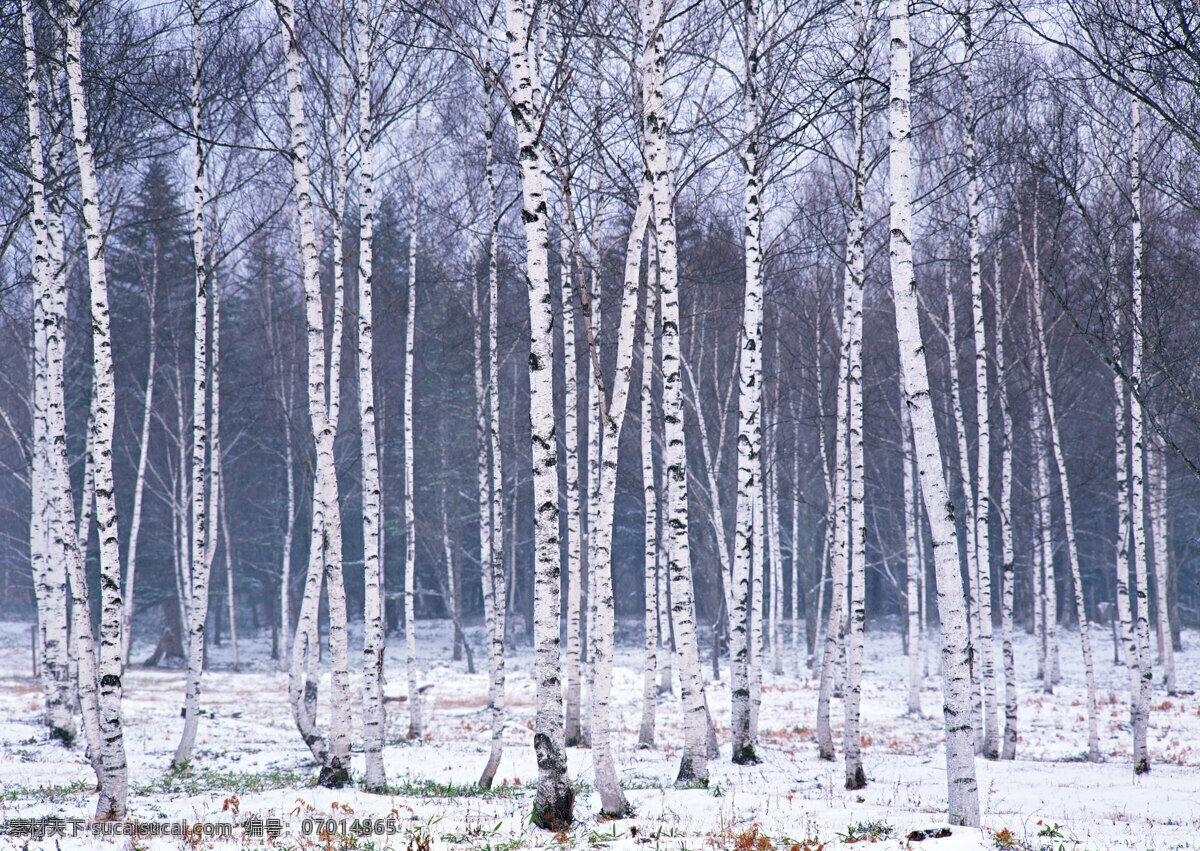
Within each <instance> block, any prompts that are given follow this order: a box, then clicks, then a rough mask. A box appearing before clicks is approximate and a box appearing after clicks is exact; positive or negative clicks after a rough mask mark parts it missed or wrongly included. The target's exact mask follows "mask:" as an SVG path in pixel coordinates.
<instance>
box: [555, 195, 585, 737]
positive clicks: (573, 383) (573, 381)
mask: <svg viewBox="0 0 1200 851" xmlns="http://www.w3.org/2000/svg"><path fill="white" fill-rule="evenodd" d="M566 191H567V190H566V189H564V194H566ZM572 253H573V252H572V249H571V243H570V240H569V238H568V236H567V233H566V231H565V230H564V234H563V237H562V242H561V248H560V250H559V268H560V271H559V274H560V276H561V285H562V321H563V375H564V376H565V387H564V394H563V395H564V408H565V411H564V422H563V429H564V434H563V442H564V445H565V452H566V458H565V461H566V485H567V487H566V494H565V497H566V504H567V523H566V530H567V695H566V698H567V716H566V742H567V747H573V746H575V745H578V744H579V743H580V742H581V740H582V737H583V729H582V724H581V721H580V698H581V693H582V689H581V686H580V676H581V674H582V663H581V653H582V647H581V641H580V639H581V637H582V636H581V634H580V631H579V627H580V624H579V614H580V606H582V605H583V589H582V588H581V587H580V583H581V582H582V580H583V569H582V558H583V550H582V546H583V541H582V536H583V518H582V517H581V515H580V501H579V379H578V375H579V370H578V365H577V364H576V360H575V310H574V300H575V295H574V288H573V287H572V285H571V273H570V257H571V254H572Z"/></svg>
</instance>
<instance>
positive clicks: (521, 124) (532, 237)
mask: <svg viewBox="0 0 1200 851" xmlns="http://www.w3.org/2000/svg"><path fill="white" fill-rule="evenodd" d="M536 12H537V7H536V4H535V3H534V2H532V0H506V18H507V34H508V53H509V61H510V70H511V74H512V95H511V98H510V101H509V106H510V112H511V113H512V119H513V124H514V125H515V126H516V130H517V141H518V145H519V149H520V157H519V159H520V172H521V188H522V209H521V218H522V220H523V221H524V223H525V264H526V268H525V280H526V289H527V292H528V297H529V319H530V354H529V388H530V389H529V393H530V400H529V422H530V430H531V440H532V451H533V488H534V538H535V541H534V586H535V589H534V648H535V657H536V675H535V676H536V681H537V716H536V721H535V728H534V739H533V746H534V752H535V754H536V756H537V763H538V789H537V795H536V797H535V799H534V810H533V821H534V823H535V824H537V825H538V826H539V827H542V828H545V829H547V830H562V829H563V828H565V827H567V826H569V825H570V824H571V821H572V814H573V810H574V804H575V792H574V790H573V789H572V788H571V784H570V781H569V780H568V777H567V754H566V746H565V730H564V727H563V699H562V673H561V669H562V663H561V660H560V658H559V652H560V651H559V643H560V642H559V613H560V611H561V601H560V589H559V576H560V574H561V571H562V565H561V556H560V553H559V539H558V466H557V464H558V459H557V440H556V438H555V436H554V372H553V369H552V365H553V354H554V351H553V339H554V337H553V332H554V313H553V311H552V309H551V302H550V275H549V259H548V254H549V250H548V249H549V221H548V218H549V216H548V209H547V204H546V154H545V150H544V148H543V144H544V143H543V141H542V139H541V135H540V133H539V126H540V124H541V121H542V117H543V113H544V110H545V104H544V102H543V90H542V82H541V79H540V77H539V75H538V67H539V61H540V59H539V55H538V40H537V38H536V37H535V23H536V21H535V18H536Z"/></svg>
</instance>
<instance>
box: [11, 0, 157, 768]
mask: <svg viewBox="0 0 1200 851" xmlns="http://www.w3.org/2000/svg"><path fill="white" fill-rule="evenodd" d="M21 28H22V30H21V32H22V37H23V39H24V60H25V69H24V70H25V75H24V83H25V108H26V117H27V120H28V130H29V162H30V180H29V194H30V206H31V207H32V217H31V219H30V224H31V229H32V231H33V272H34V328H33V339H34V404H33V412H34V423H33V427H34V448H33V458H32V464H31V469H30V492H31V494H32V505H31V512H30V555H31V561H32V568H33V580H34V597H35V599H36V603H37V609H38V653H39V658H40V661H41V664H40V666H39V668H38V672H39V674H40V675H41V680H42V689H43V691H44V692H45V696H46V718H45V720H46V725H47V727H49V729H50V737H51V738H52V739H56V740H58V741H61V742H62V743H63V744H64V745H66V746H68V747H70V746H71V744H72V743H73V742H74V740H75V730H76V727H75V720H74V718H73V717H72V711H71V703H72V694H71V692H72V687H71V671H70V661H69V658H68V657H69V652H68V633H67V596H66V592H67V575H66V564H67V557H68V551H67V549H66V547H64V542H63V531H64V529H66V528H67V527H70V528H71V529H73V528H74V523H73V519H74V517H73V515H74V508H73V507H72V506H73V503H72V500H71V499H70V491H69V487H70V483H69V481H68V482H67V488H68V490H67V491H66V492H65V493H63V492H62V485H63V481H62V478H61V476H60V475H59V472H58V468H59V466H60V465H61V464H63V463H65V461H64V460H63V459H61V458H60V457H59V456H60V455H61V454H63V453H64V452H65V446H66V422H65V419H64V417H63V411H64V402H63V385H62V372H63V366H62V361H63V351H64V341H63V330H64V326H65V321H66V316H65V306H66V303H65V286H64V284H65V274H64V273H63V270H62V269H60V268H59V266H61V261H62V257H61V255H62V245H61V237H59V239H58V240H57V244H55V243H56V236H55V231H56V229H55V228H54V227H53V226H52V224H51V221H50V218H51V216H52V213H51V210H50V204H49V202H48V199H47V195H48V194H49V192H50V191H53V190H50V187H49V181H48V179H47V178H48V174H47V167H46V158H45V148H44V145H43V143H42V130H41V120H42V104H41V91H40V86H39V82H38V77H39V73H38V59H37V47H36V43H35V41H34V26H33V9H32V7H31V6H30V4H29V2H28V0H22V3H21ZM152 351H153V350H152ZM151 362H153V355H152V356H151ZM66 509H70V516H68V515H66V514H64V511H65V510H66Z"/></svg>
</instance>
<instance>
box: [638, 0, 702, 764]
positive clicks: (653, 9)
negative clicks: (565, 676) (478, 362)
mask: <svg viewBox="0 0 1200 851" xmlns="http://www.w3.org/2000/svg"><path fill="white" fill-rule="evenodd" d="M638 10H639V18H640V21H641V36H642V45H641V46H642V51H641V73H642V97H643V105H642V109H643V113H642V115H643V121H644V127H645V134H644V138H643V150H644V156H645V161H646V169H647V171H648V172H649V173H650V180H651V199H652V203H653V206H652V212H651V215H652V217H653V221H654V234H655V244H656V245H657V248H658V276H659V278H658V279H659V298H660V299H661V302H660V303H661V311H662V315H661V318H660V320H659V321H660V323H661V324H660V334H659V337H660V345H661V346H662V369H663V378H662V380H663V421H664V440H665V444H666V449H665V453H664V465H665V467H666V479H667V508H666V516H665V517H664V520H665V521H666V524H667V527H668V528H669V530H670V536H669V543H668V550H667V552H668V568H667V569H668V572H669V574H670V595H671V627H672V638H673V640H674V646H675V650H676V652H677V653H678V654H679V682H680V699H681V702H682V705H683V719H684V721H683V723H684V747H683V755H682V757H681V758H680V763H679V774H678V775H677V777H676V780H675V782H676V784H683V785H688V784H700V785H704V784H706V783H707V781H708V742H707V732H708V729H707V713H706V712H705V698H704V680H703V676H702V674H701V671H700V649H699V646H698V643H697V639H696V611H695V605H694V603H693V599H694V597H693V589H692V559H691V549H690V546H689V542H688V495H687V493H688V483H687V446H686V444H685V442H684V441H685V434H684V427H683V377H682V370H681V352H680V344H679V265H678V262H679V261H678V248H677V245H676V234H675V206H674V205H675V178H674V170H673V167H672V164H671V151H670V125H669V122H668V117H667V112H666V96H665V93H664V88H665V76H666V61H667V56H666V44H665V40H666V33H665V32H664V31H663V30H664V27H665V24H666V13H665V9H664V7H663V2H662V0H639V5H638Z"/></svg>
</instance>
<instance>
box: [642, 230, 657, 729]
mask: <svg viewBox="0 0 1200 851" xmlns="http://www.w3.org/2000/svg"><path fill="white" fill-rule="evenodd" d="M648 255H649V256H648V260H649V264H648V265H649V268H648V270H647V274H646V306H645V313H644V314H643V315H642V387H641V400H640V401H641V411H640V413H641V418H640V419H641V422H640V423H639V425H640V426H641V428H640V432H641V435H640V437H641V450H642V505H643V507H644V509H645V512H644V517H645V519H644V522H643V526H642V543H643V547H642V557H643V560H644V573H643V576H644V584H643V589H644V596H645V606H646V620H645V624H646V663H645V668H644V670H643V673H642V723H641V726H640V727H639V729H638V747H639V748H647V749H650V750H653V749H654V722H655V714H656V712H655V711H656V709H657V708H658V685H657V683H656V682H655V675H656V674H657V668H658V646H659V644H660V642H661V635H660V633H659V627H658V610H659V603H658V574H659V564H658V487H657V485H656V483H655V479H654V367H655V362H654V328H655V327H656V326H655V318H656V314H657V309H656V308H657V304H658V280H657V275H656V274H655V273H656V271H657V265H658V261H657V258H656V257H655V252H654V248H653V246H651V248H650V250H649V252H648Z"/></svg>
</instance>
